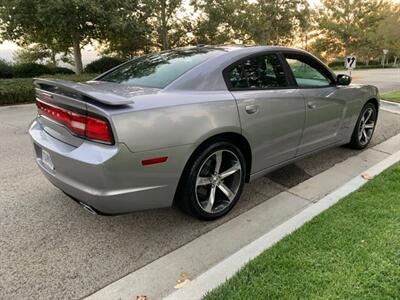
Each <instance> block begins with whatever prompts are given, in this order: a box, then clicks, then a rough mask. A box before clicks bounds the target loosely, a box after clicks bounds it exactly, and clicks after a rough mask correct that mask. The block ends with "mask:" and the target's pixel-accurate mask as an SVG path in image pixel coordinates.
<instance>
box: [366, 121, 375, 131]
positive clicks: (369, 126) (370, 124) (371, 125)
mask: <svg viewBox="0 0 400 300" xmlns="http://www.w3.org/2000/svg"><path fill="white" fill-rule="evenodd" d="M374 127H375V123H374V122H372V123H369V124H365V126H364V128H365V129H373V128H374Z"/></svg>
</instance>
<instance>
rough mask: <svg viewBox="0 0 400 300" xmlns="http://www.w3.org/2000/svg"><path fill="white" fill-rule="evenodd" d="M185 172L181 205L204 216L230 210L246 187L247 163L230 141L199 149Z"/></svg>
mask: <svg viewBox="0 0 400 300" xmlns="http://www.w3.org/2000/svg"><path fill="white" fill-rule="evenodd" d="M189 164H190V165H188V169H187V171H186V172H185V173H186V174H185V173H184V174H183V176H185V177H184V180H183V182H182V189H181V193H180V194H179V197H180V199H179V203H180V204H181V205H180V207H181V208H183V209H184V211H186V212H188V213H189V214H191V215H193V216H195V217H197V218H199V219H203V220H215V219H217V218H220V217H222V216H223V215H225V214H227V213H228V212H229V211H230V210H231V209H232V208H233V206H235V204H236V202H237V201H238V200H239V198H240V195H241V194H242V191H243V186H244V181H245V174H246V164H245V159H244V156H243V154H242V152H241V151H240V149H239V148H238V147H236V146H235V145H233V144H232V143H230V142H227V141H219V142H215V143H213V144H210V145H208V146H207V147H205V148H204V150H202V151H200V152H198V153H197V154H196V156H195V158H194V160H193V161H192V162H189Z"/></svg>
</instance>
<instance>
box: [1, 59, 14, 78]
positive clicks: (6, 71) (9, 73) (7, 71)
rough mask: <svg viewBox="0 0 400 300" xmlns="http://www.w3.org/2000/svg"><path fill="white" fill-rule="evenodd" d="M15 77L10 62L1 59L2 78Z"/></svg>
mask: <svg viewBox="0 0 400 300" xmlns="http://www.w3.org/2000/svg"><path fill="white" fill-rule="evenodd" d="M11 77H13V69H12V67H11V65H10V64H8V63H7V62H6V61H4V60H2V59H0V78H11Z"/></svg>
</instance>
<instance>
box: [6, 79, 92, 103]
mask: <svg viewBox="0 0 400 300" xmlns="http://www.w3.org/2000/svg"><path fill="white" fill-rule="evenodd" d="M95 76H96V75H95V74H81V75H44V76H41V77H44V78H58V79H64V80H71V81H87V80H90V79H93V78H94V77H95ZM34 101H35V89H34V86H33V79H32V78H13V79H0V106H1V105H13V104H22V103H32V102H34Z"/></svg>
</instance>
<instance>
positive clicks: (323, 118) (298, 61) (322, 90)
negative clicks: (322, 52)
mask: <svg viewBox="0 0 400 300" xmlns="http://www.w3.org/2000/svg"><path fill="white" fill-rule="evenodd" d="M284 56H285V57H286V61H287V63H288V65H289V67H290V69H291V71H292V73H293V77H294V79H295V81H296V83H297V85H298V88H299V91H301V93H302V95H303V96H304V98H305V101H306V122H305V126H304V133H303V138H302V141H301V145H300V147H299V152H298V155H302V154H305V153H308V152H312V151H314V150H318V149H319V148H323V147H325V146H328V145H331V144H334V143H336V142H338V141H339V140H340V139H341V136H340V128H341V126H342V120H343V117H344V114H345V109H346V101H345V99H343V98H342V97H339V96H338V95H339V94H340V93H337V90H338V88H337V86H336V85H335V83H334V79H333V78H332V77H331V76H330V74H329V72H328V71H327V70H326V68H325V67H324V66H323V65H321V64H319V62H318V61H317V60H315V59H314V58H312V57H309V56H306V55H301V54H293V53H288V54H284Z"/></svg>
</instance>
